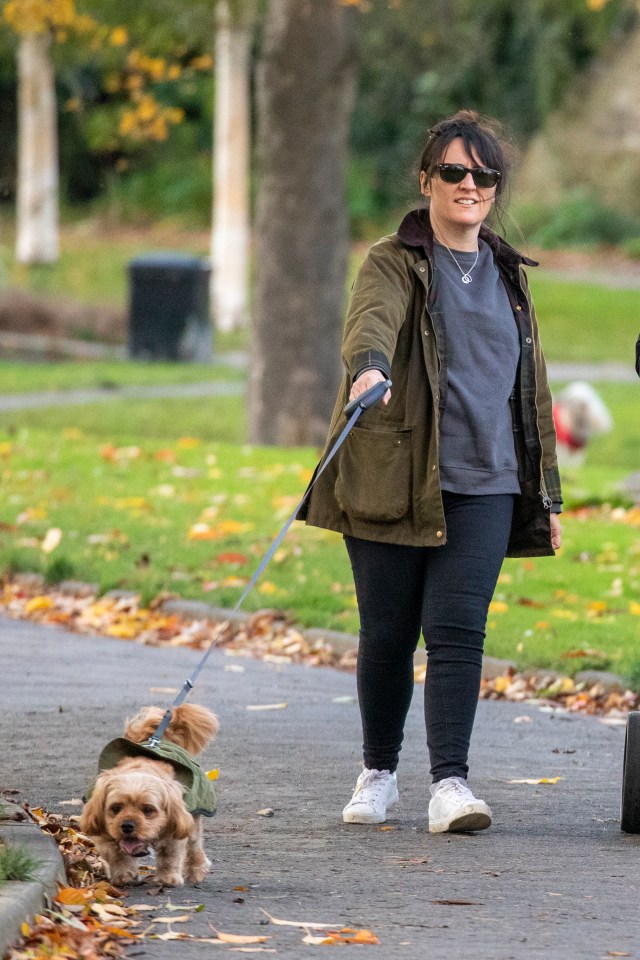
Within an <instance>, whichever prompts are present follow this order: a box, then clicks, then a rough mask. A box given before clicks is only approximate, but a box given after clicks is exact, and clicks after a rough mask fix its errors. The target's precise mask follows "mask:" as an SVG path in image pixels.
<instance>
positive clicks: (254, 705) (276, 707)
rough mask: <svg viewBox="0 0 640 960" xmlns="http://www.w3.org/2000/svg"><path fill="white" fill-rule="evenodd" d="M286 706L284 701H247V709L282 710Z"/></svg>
mask: <svg viewBox="0 0 640 960" xmlns="http://www.w3.org/2000/svg"><path fill="white" fill-rule="evenodd" d="M286 706H288V704H286V703H249V704H247V706H246V708H245V709H247V710H284V709H285V707H286Z"/></svg>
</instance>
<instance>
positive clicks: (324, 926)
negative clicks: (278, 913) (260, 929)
mask: <svg viewBox="0 0 640 960" xmlns="http://www.w3.org/2000/svg"><path fill="white" fill-rule="evenodd" d="M260 912H261V913H264V915H265V917H268V918H269V920H270V922H271V923H275V924H276V925H277V926H280V927H300V928H301V929H302V930H329V929H331V928H332V927H333V928H334V929H335V928H336V927H337V924H335V923H314V922H312V921H311V922H310V921H307V920H280V919H278V917H274V916H272V915H271V914H270V913H267V911H266V910H264V909H263V908H262V907H260Z"/></svg>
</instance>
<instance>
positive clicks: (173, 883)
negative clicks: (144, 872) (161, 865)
mask: <svg viewBox="0 0 640 960" xmlns="http://www.w3.org/2000/svg"><path fill="white" fill-rule="evenodd" d="M156 882H157V883H159V884H161V885H162V886H163V887H184V877H183V876H182V874H180V873H171V872H168V871H167V872H165V873H156Z"/></svg>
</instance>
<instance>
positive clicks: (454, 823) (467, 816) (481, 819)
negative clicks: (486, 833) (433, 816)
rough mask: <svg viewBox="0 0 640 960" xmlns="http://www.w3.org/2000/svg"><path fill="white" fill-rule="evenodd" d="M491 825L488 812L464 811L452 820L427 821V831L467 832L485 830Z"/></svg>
mask: <svg viewBox="0 0 640 960" xmlns="http://www.w3.org/2000/svg"><path fill="white" fill-rule="evenodd" d="M490 826H491V816H490V815H489V814H488V813H480V812H476V813H464V814H462V816H461V817H454V818H453V820H436V821H433V822H432V821H431V820H430V821H429V833H467V832H471V831H473V830H486V829H487V827H490Z"/></svg>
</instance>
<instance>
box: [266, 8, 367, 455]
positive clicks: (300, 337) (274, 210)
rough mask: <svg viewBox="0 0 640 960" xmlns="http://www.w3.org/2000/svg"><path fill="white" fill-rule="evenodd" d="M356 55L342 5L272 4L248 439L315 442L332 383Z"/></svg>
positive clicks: (350, 17) (337, 369)
mask: <svg viewBox="0 0 640 960" xmlns="http://www.w3.org/2000/svg"><path fill="white" fill-rule="evenodd" d="M356 16H357V14H356ZM354 58H355V20H354V11H353V10H349V9H347V8H346V7H345V6H343V5H341V4H340V3H339V0H271V3H270V5H269V12H268V15H267V22H266V25H265V36H264V46H263V51H262V57H261V62H260V66H259V76H258V84H257V89H258V174H257V183H258V199H257V212H256V239H257V250H256V254H257V257H256V260H257V262H256V272H257V285H256V297H255V310H254V313H255V319H254V331H253V338H252V359H251V369H250V436H251V439H252V441H254V442H258V443H268V444H280V445H289V446H291V445H296V444H320V443H322V442H323V441H324V439H325V435H326V429H327V424H328V421H329V417H330V414H331V410H332V408H333V404H334V400H335V394H336V390H337V388H338V385H339V382H340V377H341V366H340V339H341V329H342V313H343V309H344V293H345V279H346V269H347V261H348V252H349V237H348V217H347V209H346V197H345V174H346V162H347V152H348V138H349V119H350V115H351V108H352V103H353V94H354V86H355V83H354V81H355V59H354Z"/></svg>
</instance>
